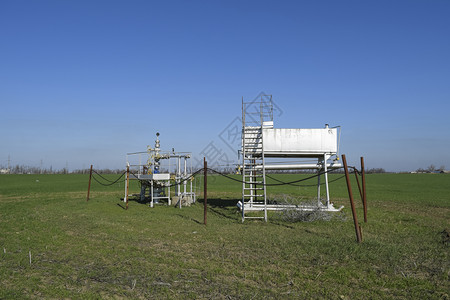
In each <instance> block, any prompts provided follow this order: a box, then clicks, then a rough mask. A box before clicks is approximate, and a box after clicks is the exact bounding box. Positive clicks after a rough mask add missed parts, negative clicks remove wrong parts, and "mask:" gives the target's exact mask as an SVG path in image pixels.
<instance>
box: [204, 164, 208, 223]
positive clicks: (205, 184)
mask: <svg viewBox="0 0 450 300" xmlns="http://www.w3.org/2000/svg"><path fill="white" fill-rule="evenodd" d="M207 173H208V163H207V161H206V158H205V157H203V198H204V203H203V224H205V225H206V213H207V208H206V204H207V202H208V200H207V199H208V197H207V191H208V182H207V179H208V176H207Z"/></svg>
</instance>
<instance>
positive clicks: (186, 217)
mask: <svg viewBox="0 0 450 300" xmlns="http://www.w3.org/2000/svg"><path fill="white" fill-rule="evenodd" d="M176 216H178V217H180V218H183V219H186V220H189V221H192V222H195V223H197V224H200V225H203V222H200V221H198V220H196V219H194V218H190V217H188V216H184V215H181V214H176Z"/></svg>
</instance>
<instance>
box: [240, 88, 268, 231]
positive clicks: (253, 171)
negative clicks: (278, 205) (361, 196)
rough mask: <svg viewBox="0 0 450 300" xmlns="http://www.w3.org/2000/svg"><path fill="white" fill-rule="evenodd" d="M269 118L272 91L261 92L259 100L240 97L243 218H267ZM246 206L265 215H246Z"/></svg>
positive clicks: (243, 219) (265, 219)
mask: <svg viewBox="0 0 450 300" xmlns="http://www.w3.org/2000/svg"><path fill="white" fill-rule="evenodd" d="M251 109H255V110H254V111H251ZM268 118H269V119H270V121H272V120H273V106H272V96H271V95H261V100H260V102H259V103H258V102H256V101H254V102H248V103H245V102H244V100H242V169H241V172H242V204H241V212H242V222H244V221H245V219H264V221H266V222H267V197H266V185H265V184H266V172H265V162H264V147H263V125H264V121H265V120H266V119H268ZM246 208H247V210H249V211H255V210H256V211H258V210H259V211H263V212H264V216H248V215H246Z"/></svg>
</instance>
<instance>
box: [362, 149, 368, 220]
mask: <svg viewBox="0 0 450 300" xmlns="http://www.w3.org/2000/svg"><path fill="white" fill-rule="evenodd" d="M361 177H362V190H363V192H362V194H363V205H364V223H367V197H366V171H365V170H364V157H362V156H361Z"/></svg>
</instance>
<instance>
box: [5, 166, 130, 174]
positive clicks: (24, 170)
mask: <svg viewBox="0 0 450 300" xmlns="http://www.w3.org/2000/svg"><path fill="white" fill-rule="evenodd" d="M0 169H1V171H2V172H1V173H2V174H89V172H90V169H89V168H88V169H76V170H72V171H69V170H68V169H67V168H62V169H53V167H51V166H50V168H38V167H31V166H25V165H16V166H13V167H11V169H7V168H6V167H4V166H0ZM95 171H97V172H98V173H101V174H122V172H123V171H124V170H120V169H95Z"/></svg>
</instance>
